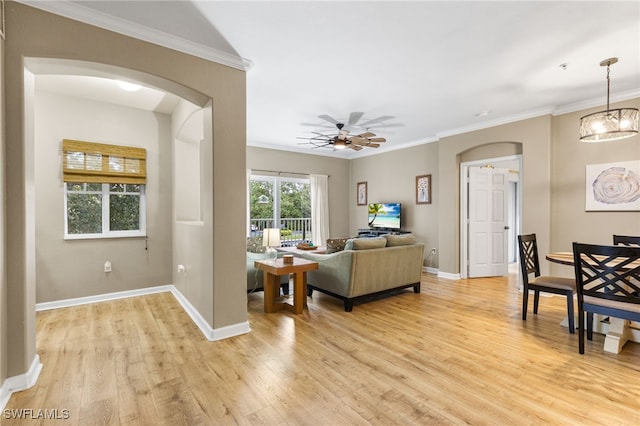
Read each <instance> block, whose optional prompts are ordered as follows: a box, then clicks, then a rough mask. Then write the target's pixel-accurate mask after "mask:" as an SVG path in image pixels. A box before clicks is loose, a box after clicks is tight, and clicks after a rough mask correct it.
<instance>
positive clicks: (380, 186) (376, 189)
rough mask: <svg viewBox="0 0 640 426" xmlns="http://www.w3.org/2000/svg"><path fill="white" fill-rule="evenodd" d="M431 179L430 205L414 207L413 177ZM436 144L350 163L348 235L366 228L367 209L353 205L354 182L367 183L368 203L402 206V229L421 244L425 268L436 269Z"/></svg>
mask: <svg viewBox="0 0 640 426" xmlns="http://www.w3.org/2000/svg"><path fill="white" fill-rule="evenodd" d="M365 149H366V148H365ZM428 174H430V175H431V179H432V183H431V199H432V201H431V204H416V176H420V175H428ZM439 180H440V174H439V167H438V143H429V144H425V145H420V146H416V147H412V148H407V149H401V150H397V151H391V152H388V153H385V154H379V155H371V156H368V157H363V158H358V159H355V160H352V171H351V184H350V185H349V193H350V197H349V206H350V224H351V228H350V229H349V233H350V235H355V234H357V230H358V229H361V228H363V229H366V228H368V224H367V218H368V210H367V206H358V205H357V204H356V185H357V182H367V189H368V191H367V192H368V194H367V198H368V200H367V201H368V202H369V203H388V202H398V203H402V217H401V220H402V229H404V230H407V231H411V232H412V233H414V234H415V235H416V238H417V239H418V241H419V242H422V243H424V244H425V253H424V256H425V263H424V264H425V266H431V267H433V268H437V267H438V256H437V255H436V256H434V255H431V256H430V255H429V252H430V250H431V248H436V249H438V240H439V236H438V205H439V197H440V191H439V189H438V182H439Z"/></svg>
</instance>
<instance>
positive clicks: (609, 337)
mask: <svg viewBox="0 0 640 426" xmlns="http://www.w3.org/2000/svg"><path fill="white" fill-rule="evenodd" d="M545 259H547V260H548V261H549V262H552V263H557V264H560V265H566V266H571V267H573V266H574V260H573V252H569V251H561V252H552V253H548V254H547V255H546V256H545ZM636 263H640V260H637V261H635V262H632V263H631V264H630V266H632V267H633V266H637V265H636ZM576 323H577V321H576ZM593 331H594V332H596V333H601V334H604V335H605V338H604V351H605V352H609V353H614V354H619V353H620V351H621V350H622V347H623V346H624V344H625V343H627V342H628V341H629V340H631V341H632V342H640V322H637V321H628V320H624V319H621V318H614V317H608V316H606V315H600V314H594V318H593ZM580 332H582V331H580Z"/></svg>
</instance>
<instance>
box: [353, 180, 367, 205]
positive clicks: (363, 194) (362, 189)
mask: <svg viewBox="0 0 640 426" xmlns="http://www.w3.org/2000/svg"><path fill="white" fill-rule="evenodd" d="M356 196H357V199H358V205H359V206H366V205H367V182H358V184H357V185H356Z"/></svg>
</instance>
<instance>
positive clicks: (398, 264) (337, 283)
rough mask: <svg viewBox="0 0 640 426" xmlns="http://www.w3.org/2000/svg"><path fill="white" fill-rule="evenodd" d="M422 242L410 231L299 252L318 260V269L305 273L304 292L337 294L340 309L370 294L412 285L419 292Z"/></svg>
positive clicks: (303, 255)
mask: <svg viewBox="0 0 640 426" xmlns="http://www.w3.org/2000/svg"><path fill="white" fill-rule="evenodd" d="M423 256H424V244H421V243H416V241H415V237H414V236H413V235H412V234H403V235H385V236H383V237H376V238H354V239H351V240H349V241H347V243H346V246H345V249H344V250H342V251H339V252H337V253H332V254H324V255H323V254H312V253H301V254H300V257H302V258H305V259H309V260H313V261H316V262H318V269H317V270H315V271H309V272H307V293H308V295H309V296H311V295H312V294H313V291H314V290H318V291H320V292H323V293H326V294H329V295H331V296H334V297H337V298H339V299H341V300H342V301H343V302H344V310H345V311H347V312H351V311H352V309H353V303H354V302H355V301H359V300H365V299H367V298H371V297H372V296H374V295H378V294H381V293H386V292H391V291H393V290H398V289H402V288H407V287H413V291H414V292H415V293H419V292H420V276H421V274H422V264H423Z"/></svg>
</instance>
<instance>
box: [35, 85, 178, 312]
mask: <svg viewBox="0 0 640 426" xmlns="http://www.w3.org/2000/svg"><path fill="white" fill-rule="evenodd" d="M37 87H38V83H37V77H36V96H35V191H36V302H38V303H40V302H50V301H57V300H62V299H70V298H75V297H83V296H93V295H99V294H105V293H112V292H117V291H125V290H133V289H138V288H143V287H149V286H157V285H166V284H170V283H171V282H172V281H171V172H170V171H171V140H170V137H171V122H170V117H169V116H168V115H164V114H158V113H152V112H148V111H143V110H140V109H133V108H125V107H121V106H116V105H111V104H105V103H101V102H94V101H87V100H82V99H78V98H73V97H69V96H63V95H58V94H51V93H46V92H41V91H38V90H37ZM62 139H75V140H84V141H90V142H100V143H111V144H117V145H129V146H136V147H141V148H145V149H146V150H147V184H146V213H147V214H146V218H147V228H146V229H147V236H148V240H147V241H145V239H144V238H106V239H89V240H63V236H64V184H63V182H62V175H61V167H62V166H61V164H62V158H61V155H60V153H61V148H60V147H61V143H62ZM107 260H108V261H110V262H111V265H112V269H113V270H112V272H109V273H105V272H104V266H103V265H104V262H105V261H107Z"/></svg>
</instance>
